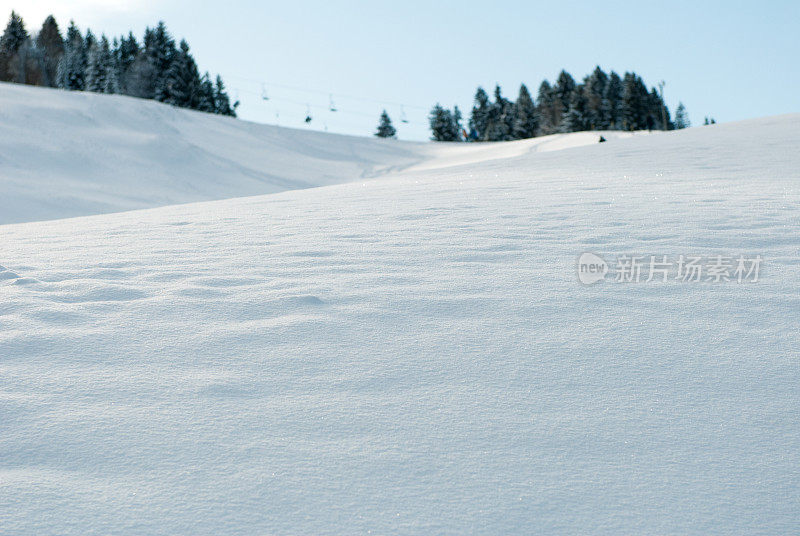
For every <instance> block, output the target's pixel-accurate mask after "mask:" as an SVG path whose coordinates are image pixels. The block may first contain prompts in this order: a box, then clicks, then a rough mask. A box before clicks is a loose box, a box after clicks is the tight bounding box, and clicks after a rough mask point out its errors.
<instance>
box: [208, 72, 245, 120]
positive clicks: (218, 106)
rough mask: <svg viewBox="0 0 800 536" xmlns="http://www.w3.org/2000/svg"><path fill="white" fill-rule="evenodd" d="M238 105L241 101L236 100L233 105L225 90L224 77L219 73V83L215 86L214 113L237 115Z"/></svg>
mask: <svg viewBox="0 0 800 536" xmlns="http://www.w3.org/2000/svg"><path fill="white" fill-rule="evenodd" d="M238 105H239V103H238V102H235V103H234V104H233V106H231V101H230V99H229V98H228V94H227V93H226V92H225V84H223V83H222V77H221V76H219V75H217V85H216V87H215V88H214V113H217V114H220V115H229V116H231V117H236V107H237V106H238Z"/></svg>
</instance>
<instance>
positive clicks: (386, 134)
mask: <svg viewBox="0 0 800 536" xmlns="http://www.w3.org/2000/svg"><path fill="white" fill-rule="evenodd" d="M375 135H376V136H377V137H379V138H394V137H395V136H396V135H397V130H396V129H395V128H394V125H392V119H391V118H390V117H389V114H388V113H386V110H384V111H383V112H381V117H380V119H379V120H378V130H377V131H376V132H375Z"/></svg>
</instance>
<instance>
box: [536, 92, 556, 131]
mask: <svg viewBox="0 0 800 536" xmlns="http://www.w3.org/2000/svg"><path fill="white" fill-rule="evenodd" d="M536 102H537V103H538V106H537V111H538V112H539V133H540V134H553V133H554V132H557V130H558V123H559V121H560V120H561V117H560V116H559V115H558V109H557V106H556V96H555V93H554V92H553V88H552V87H551V86H550V82H548V81H547V80H543V81H542V83H541V84H540V85H539V94H538V96H537V98H536Z"/></svg>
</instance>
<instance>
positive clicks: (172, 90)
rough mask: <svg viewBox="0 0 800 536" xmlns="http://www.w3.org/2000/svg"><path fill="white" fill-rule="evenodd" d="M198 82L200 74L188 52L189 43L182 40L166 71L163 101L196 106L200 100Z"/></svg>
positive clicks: (190, 106)
mask: <svg viewBox="0 0 800 536" xmlns="http://www.w3.org/2000/svg"><path fill="white" fill-rule="evenodd" d="M200 84H201V81H200V74H199V72H198V70H197V64H196V63H195V61H194V58H193V57H192V55H191V54H190V53H189V44H188V43H187V42H186V41H185V40H182V41H181V43H180V49H179V51H178V52H177V53H176V54H175V55H174V57H173V59H172V65H170V68H169V71H168V72H167V78H166V81H165V84H164V95H163V101H164V102H166V103H167V104H172V105H173V106H180V107H182V108H197V106H198V104H199V102H200Z"/></svg>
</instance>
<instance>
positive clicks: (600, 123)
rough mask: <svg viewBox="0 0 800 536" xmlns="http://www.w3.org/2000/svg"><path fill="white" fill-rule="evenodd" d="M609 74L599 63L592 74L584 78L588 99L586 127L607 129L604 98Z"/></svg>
mask: <svg viewBox="0 0 800 536" xmlns="http://www.w3.org/2000/svg"><path fill="white" fill-rule="evenodd" d="M607 85H608V75H607V74H606V73H605V72H604V71H603V69H601V68H600V66H599V65H598V66H597V67H595V68H594V71H592V74H590V75H589V76H587V77H586V78H585V79H584V83H583V93H584V95H583V96H584V99H585V100H586V117H585V120H586V127H587V128H588V129H589V130H607V129H608V128H609V122H608V121H607V120H606V118H605V114H604V110H603V99H604V98H605V93H606V86H607Z"/></svg>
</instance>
